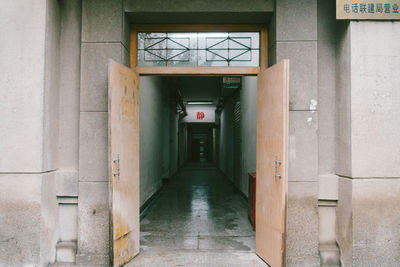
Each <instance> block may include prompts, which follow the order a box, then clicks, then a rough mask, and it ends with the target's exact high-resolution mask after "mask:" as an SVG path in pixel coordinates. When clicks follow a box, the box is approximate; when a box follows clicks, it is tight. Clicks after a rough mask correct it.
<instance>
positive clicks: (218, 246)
mask: <svg viewBox="0 0 400 267" xmlns="http://www.w3.org/2000/svg"><path fill="white" fill-rule="evenodd" d="M140 230H141V238H140V245H141V252H140V254H139V255H138V256H137V257H136V258H134V259H133V260H132V261H131V262H130V263H129V264H128V265H127V266H128V267H132V266H267V265H266V264H265V263H264V262H263V261H262V260H260V259H259V258H258V257H257V255H256V254H255V253H254V251H255V234H254V232H253V230H252V227H251V225H250V223H249V221H248V219H247V206H246V203H245V202H244V200H243V199H242V198H241V196H240V195H239V193H238V192H236V191H235V190H234V188H233V186H232V184H231V183H230V182H229V181H228V180H227V179H226V178H224V177H223V176H222V175H221V174H220V173H219V172H218V171H217V169H216V168H215V167H213V165H211V164H207V163H198V164H189V165H187V166H186V167H185V168H184V169H183V170H182V171H181V172H180V173H179V175H178V176H176V177H175V178H173V179H172V180H171V181H170V182H169V183H168V184H167V185H166V186H165V187H164V189H163V190H162V192H161V194H160V197H159V198H158V200H157V202H156V203H155V205H154V206H153V207H152V209H151V210H150V212H149V213H148V214H147V216H146V217H145V218H144V219H143V220H142V221H141V227H140Z"/></svg>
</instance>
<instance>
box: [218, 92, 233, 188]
mask: <svg viewBox="0 0 400 267" xmlns="http://www.w3.org/2000/svg"><path fill="white" fill-rule="evenodd" d="M218 139H219V142H218V143H219V148H218V151H219V152H218V153H219V154H218V163H219V166H218V167H219V169H220V170H221V171H222V172H223V173H224V174H225V175H226V177H228V179H229V180H231V181H232V182H233V100H232V98H227V99H225V100H224V108H223V110H222V112H221V114H220V130H219V138H218Z"/></svg>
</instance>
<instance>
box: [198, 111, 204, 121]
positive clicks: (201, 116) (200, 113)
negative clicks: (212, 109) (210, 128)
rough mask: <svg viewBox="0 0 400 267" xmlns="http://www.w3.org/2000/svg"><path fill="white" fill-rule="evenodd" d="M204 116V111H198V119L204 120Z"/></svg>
mask: <svg viewBox="0 0 400 267" xmlns="http://www.w3.org/2000/svg"><path fill="white" fill-rule="evenodd" d="M204 117H205V115H204V112H197V119H198V120H204Z"/></svg>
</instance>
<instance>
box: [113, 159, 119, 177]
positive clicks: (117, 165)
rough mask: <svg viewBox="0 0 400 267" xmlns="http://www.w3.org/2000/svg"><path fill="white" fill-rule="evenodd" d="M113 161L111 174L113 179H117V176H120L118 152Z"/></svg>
mask: <svg viewBox="0 0 400 267" xmlns="http://www.w3.org/2000/svg"><path fill="white" fill-rule="evenodd" d="M113 163H114V168H113V169H114V173H113V176H114V178H115V179H117V180H119V176H120V168H119V154H118V155H117V159H114V160H113Z"/></svg>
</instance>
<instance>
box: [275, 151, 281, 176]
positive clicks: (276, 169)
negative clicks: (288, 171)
mask: <svg viewBox="0 0 400 267" xmlns="http://www.w3.org/2000/svg"><path fill="white" fill-rule="evenodd" d="M281 165H282V161H280V160H278V157H275V181H277V178H279V179H281V178H282V175H280V174H278V168H279V166H281Z"/></svg>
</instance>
